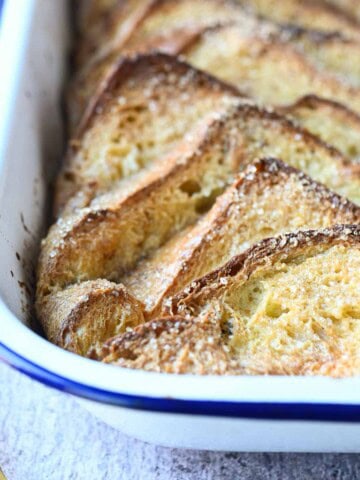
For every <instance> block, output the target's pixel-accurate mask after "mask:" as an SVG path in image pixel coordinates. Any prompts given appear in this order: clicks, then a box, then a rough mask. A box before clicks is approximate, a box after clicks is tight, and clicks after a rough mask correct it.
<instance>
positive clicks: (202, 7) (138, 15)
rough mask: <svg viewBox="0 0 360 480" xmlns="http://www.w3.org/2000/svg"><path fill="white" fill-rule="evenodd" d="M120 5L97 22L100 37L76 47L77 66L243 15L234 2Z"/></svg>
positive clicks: (145, 0)
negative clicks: (99, 27) (158, 38)
mask: <svg viewBox="0 0 360 480" xmlns="http://www.w3.org/2000/svg"><path fill="white" fill-rule="evenodd" d="M122 4H123V5H121V6H119V5H117V6H115V7H114V8H113V9H112V10H111V11H110V13H109V14H108V17H107V18H106V19H105V21H103V22H102V23H101V31H100V34H99V33H97V34H96V35H91V37H90V38H89V36H88V37H85V41H84V42H80V43H79V44H78V46H77V55H76V57H77V64H78V66H84V65H86V64H87V63H92V62H94V61H96V60H98V59H100V58H102V57H104V56H106V55H107V54H109V53H110V52H112V51H113V50H115V49H117V50H119V49H122V48H123V47H126V48H129V49H133V48H134V47H135V46H136V47H138V46H139V45H143V44H145V43H146V42H147V41H148V40H149V39H151V40H153V39H154V37H166V36H168V34H171V35H172V36H173V34H174V32H178V33H179V34H182V32H183V31H184V30H187V29H189V28H190V29H196V30H199V28H202V27H204V26H210V25H215V24H218V23H220V22H226V21H234V20H242V19H243V18H244V17H245V16H246V13H245V12H244V9H243V8H242V7H241V6H240V5H239V4H238V3H237V2H236V1H235V0H195V1H194V0H130V1H128V2H122ZM204 12H206V14H204Z"/></svg>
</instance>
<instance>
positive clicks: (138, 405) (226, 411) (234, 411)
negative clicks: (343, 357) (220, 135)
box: [0, 343, 360, 422]
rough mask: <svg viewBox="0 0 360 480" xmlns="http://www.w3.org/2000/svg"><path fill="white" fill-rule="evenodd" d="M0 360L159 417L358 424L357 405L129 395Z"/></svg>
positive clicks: (12, 355)
mask: <svg viewBox="0 0 360 480" xmlns="http://www.w3.org/2000/svg"><path fill="white" fill-rule="evenodd" d="M0 359H3V360H4V361H5V362H6V363H8V364H10V365H11V366H12V367H13V368H15V369H16V370H18V371H20V372H22V373H24V374H26V375H28V376H29V377H31V378H33V379H35V380H37V381H39V382H41V383H43V384H44V385H47V386H49V387H52V388H56V389H57V390H61V391H63V392H67V393H70V394H73V395H76V396H78V397H82V398H86V399H88V400H93V401H95V402H100V403H106V404H110V405H117V406H119V407H125V408H132V409H137V410H146V411H153V412H163V413H182V414H191V415H208V416H218V417H233V418H252V419H264V420H308V421H330V422H360V405H353V404H328V403H284V402H227V401H215V400H213V401H211V400H179V399H172V398H154V397H146V396H139V395H129V394H124V393H119V392H112V391H108V390H102V389H100V388H96V387H92V386H89V385H85V384H82V383H79V382H75V381H73V380H69V379H67V378H65V377H62V376H60V375H57V374H55V373H53V372H51V371H49V370H47V369H45V368H43V367H41V366H39V365H37V364H35V363H33V362H31V361H30V360H27V359H26V358H24V357H22V356H21V355H19V354H18V353H16V352H14V351H13V350H11V349H10V348H8V347H6V346H5V345H3V344H1V343H0Z"/></svg>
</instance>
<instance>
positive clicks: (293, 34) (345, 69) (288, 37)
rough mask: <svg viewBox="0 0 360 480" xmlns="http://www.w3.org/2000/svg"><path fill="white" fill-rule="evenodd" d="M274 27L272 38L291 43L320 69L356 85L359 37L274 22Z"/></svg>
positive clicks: (358, 80)
mask: <svg viewBox="0 0 360 480" xmlns="http://www.w3.org/2000/svg"><path fill="white" fill-rule="evenodd" d="M274 30H275V31H274V34H273V37H274V38H277V39H279V40H281V41H283V42H285V43H286V42H287V43H289V44H290V45H293V46H295V47H296V48H297V49H298V50H299V51H301V52H302V53H303V54H304V55H305V56H306V57H307V58H308V59H310V60H311V62H313V63H314V64H315V65H316V67H317V68H318V69H319V70H320V71H323V72H325V73H327V74H329V73H330V74H332V75H335V76H336V77H337V78H338V79H339V80H340V81H342V82H345V83H347V84H350V85H352V86H353V87H360V60H359V54H360V42H359V40H353V39H349V38H347V37H346V36H344V35H342V34H341V33H340V32H321V31H318V30H312V29H304V28H301V27H296V26H291V25H278V26H277V28H274ZM345 51H346V55H344V52H345Z"/></svg>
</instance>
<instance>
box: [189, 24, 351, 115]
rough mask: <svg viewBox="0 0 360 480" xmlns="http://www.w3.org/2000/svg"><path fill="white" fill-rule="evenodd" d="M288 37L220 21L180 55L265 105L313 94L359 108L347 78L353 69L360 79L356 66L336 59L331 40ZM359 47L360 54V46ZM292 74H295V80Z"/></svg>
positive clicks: (279, 103)
mask: <svg viewBox="0 0 360 480" xmlns="http://www.w3.org/2000/svg"><path fill="white" fill-rule="evenodd" d="M287 37H288V38H291V35H286V34H284V32H283V37H282V35H281V30H280V31H279V32H278V33H276V30H275V31H273V32H271V30H270V31H267V29H265V34H263V35H262V34H261V31H260V33H258V32H256V31H255V33H251V34H249V33H248V32H245V33H244V31H243V29H242V28H241V27H239V26H238V25H225V26H224V25H222V26H219V27H217V28H212V29H208V30H206V31H205V32H203V33H201V34H200V35H199V36H198V39H197V41H196V42H192V44H191V45H190V46H189V47H188V48H186V49H185V50H183V51H182V55H183V56H184V58H185V59H186V60H187V61H188V62H189V63H190V64H191V65H193V66H194V67H196V68H200V69H202V70H205V71H207V72H209V73H211V74H213V75H216V76H217V77H218V78H221V79H222V80H224V81H226V82H227V83H230V84H233V85H235V86H236V87H237V88H238V89H239V90H240V91H241V92H242V93H244V94H247V95H248V96H249V97H252V98H254V99H256V101H258V102H260V103H263V104H267V105H283V104H287V103H291V102H294V101H296V100H297V99H298V98H299V97H301V96H304V95H306V94H310V93H312V94H313V93H315V94H317V95H321V96H324V97H327V98H330V99H335V100H336V99H337V100H340V101H342V102H343V103H345V104H347V105H348V106H350V107H351V108H352V109H354V110H355V111H357V112H360V89H359V88H357V87H356V86H352V85H351V84H350V83H346V82H345V81H344V80H343V77H344V78H347V72H348V70H350V71H351V70H352V69H353V70H354V71H353V76H354V77H355V78H358V75H359V68H358V65H357V64H356V67H355V63H353V64H351V63H350V64H347V65H342V64H341V62H339V61H337V60H336V61H335V60H334V61H333V59H332V57H333V56H334V55H333V54H332V53H331V48H330V47H331V42H330V40H325V39H323V44H324V45H323V47H322V46H321V43H319V44H318V45H317V43H316V41H313V40H311V38H310V39H309V36H308V37H307V39H305V40H298V41H296V36H295V35H294V37H295V40H293V41H291V40H286V38H287ZM285 40H286V41H285ZM344 42H345V43H346V40H344ZM329 43H330V45H329ZM225 45H226V48H225V47H224V46H225ZM355 46H356V47H355V50H356V51H357V52H359V49H360V44H357V43H355ZM344 48H345V47H344ZM339 51H340V53H341V51H342V49H341V48H340V47H339ZM337 53H339V52H337ZM356 58H357V57H356ZM288 72H291V74H292V81H291V83H289V81H288V76H287V75H288ZM338 75H339V76H340V77H341V79H340V78H338Z"/></svg>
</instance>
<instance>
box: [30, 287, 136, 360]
mask: <svg viewBox="0 0 360 480" xmlns="http://www.w3.org/2000/svg"><path fill="white" fill-rule="evenodd" d="M36 308H37V313H38V318H39V320H40V321H41V324H42V326H43V328H44V330H45V333H46V336H47V338H48V339H49V340H50V341H52V342H53V343H55V344H56V345H59V346H60V347H62V348H65V349H66V350H70V351H72V352H76V353H78V354H80V355H88V354H89V353H90V352H91V351H92V350H94V349H95V350H96V348H97V347H98V346H100V345H101V344H102V342H104V341H105V340H106V339H107V338H109V336H112V335H115V334H116V332H117V333H121V332H123V331H125V330H126V328H128V327H134V326H136V325H138V324H139V323H143V321H144V319H143V313H142V311H143V306H142V305H141V303H140V302H139V301H138V300H136V299H135V298H134V297H132V296H131V295H130V294H129V293H128V292H127V291H126V289H125V288H124V286H123V285H120V284H115V283H112V282H109V281H107V280H102V279H98V280H93V281H88V282H82V283H80V284H75V285H72V286H70V287H68V288H66V289H64V290H62V291H59V292H56V293H54V294H51V295H49V296H47V297H45V298H44V297H41V298H38V301H37V305H36Z"/></svg>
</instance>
